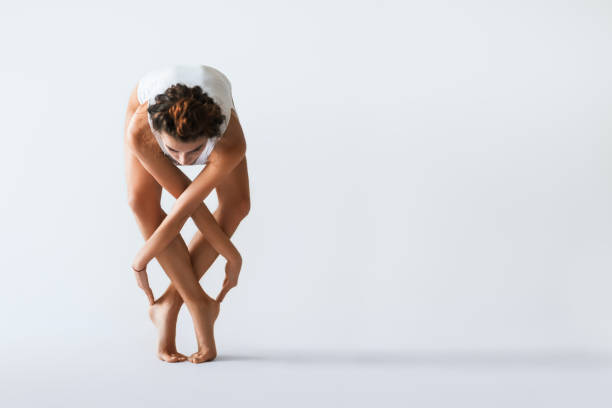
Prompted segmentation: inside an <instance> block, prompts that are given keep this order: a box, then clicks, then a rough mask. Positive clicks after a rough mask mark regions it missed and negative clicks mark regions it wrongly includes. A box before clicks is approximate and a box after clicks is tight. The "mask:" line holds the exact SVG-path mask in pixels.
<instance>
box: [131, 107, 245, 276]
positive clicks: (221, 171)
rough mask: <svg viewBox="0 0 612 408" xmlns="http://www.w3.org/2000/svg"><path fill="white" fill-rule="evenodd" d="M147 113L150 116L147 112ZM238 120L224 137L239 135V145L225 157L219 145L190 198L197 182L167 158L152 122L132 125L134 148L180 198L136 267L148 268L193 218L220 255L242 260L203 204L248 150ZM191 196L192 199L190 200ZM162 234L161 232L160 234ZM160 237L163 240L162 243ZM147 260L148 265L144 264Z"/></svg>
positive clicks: (132, 145)
mask: <svg viewBox="0 0 612 408" xmlns="http://www.w3.org/2000/svg"><path fill="white" fill-rule="evenodd" d="M144 114H145V115H146V111H145V112H144ZM135 116H136V115H135ZM232 116H234V114H232ZM235 119H236V118H234V119H231V120H230V125H228V129H227V130H226V133H225V134H224V136H223V137H224V138H232V136H231V133H228V132H234V133H233V134H234V135H237V136H236V137H234V138H232V141H233V140H234V139H235V140H237V141H238V142H237V143H232V145H233V146H231V147H227V146H224V149H223V150H222V151H220V153H221V154H217V150H219V148H220V147H221V146H219V145H218V147H217V148H216V149H215V150H214V151H213V154H214V158H215V159H216V160H213V154H211V156H210V161H209V164H207V166H206V167H205V169H204V170H203V171H202V172H201V173H200V174H199V175H198V177H197V178H196V179H195V180H199V181H200V182H199V183H198V184H199V186H200V189H199V190H195V189H191V190H190V191H191V193H190V194H189V196H187V195H184V193H185V192H186V190H187V189H188V188H190V186H191V185H193V183H195V181H194V182H193V183H192V182H191V180H190V179H189V178H188V177H187V176H186V175H185V174H184V173H183V172H182V171H181V170H180V169H178V168H177V167H176V166H174V165H173V164H172V163H171V162H170V161H169V160H168V158H166V157H164V155H163V153H162V152H161V149H160V148H159V146H158V145H157V142H156V141H155V139H154V136H153V134H152V133H151V130H150V129H149V125H148V122H147V121H137V120H136V121H135V123H131V124H130V125H131V126H130V129H129V133H128V135H129V137H130V139H129V143H128V145H129V147H130V149H131V150H132V151H133V152H134V154H135V155H136V156H137V157H138V159H139V160H140V161H141V163H142V165H143V167H145V168H146V169H147V171H149V173H150V174H151V175H152V176H153V177H154V178H155V179H156V180H157V181H158V183H160V184H161V185H162V186H163V187H164V188H165V189H166V190H167V191H168V192H169V193H170V194H172V195H173V196H174V197H176V198H177V202H176V203H175V205H174V207H173V209H172V211H171V213H170V214H169V215H168V217H166V219H165V220H164V222H163V223H162V224H161V225H160V226H159V227H158V229H157V230H156V231H155V233H154V234H153V235H152V236H151V237H150V238H149V240H147V243H146V244H145V247H143V248H142V249H141V251H140V252H139V254H138V256H137V258H136V261H138V262H136V263H135V264H134V266H135V267H142V266H144V265H146V263H148V261H150V260H151V259H152V258H153V257H155V256H156V254H157V253H159V251H161V250H163V248H165V246H167V245H168V244H169V243H170V241H171V240H172V239H173V238H174V237H176V235H178V233H179V232H180V230H181V228H182V226H183V225H184V224H185V222H186V221H187V218H189V216H191V217H192V218H193V220H194V222H195V224H196V226H197V227H198V229H199V230H200V231H202V233H203V234H204V236H205V237H206V239H207V240H208V241H209V242H210V244H211V246H212V247H213V248H214V249H215V250H216V251H217V252H218V253H219V254H221V255H222V256H223V257H225V258H226V259H227V260H228V261H230V262H238V261H241V257H240V253H239V252H238V250H237V249H236V248H235V247H234V245H233V244H232V243H231V241H230V240H229V238H228V237H227V235H226V234H225V232H224V231H223V230H222V229H221V227H220V226H219V225H218V224H217V222H216V220H215V218H214V217H213V215H212V214H211V213H210V211H209V210H208V208H207V207H206V205H205V204H204V203H203V202H202V201H203V200H204V199H205V198H206V197H207V196H208V195H209V194H210V192H211V191H212V189H213V188H214V186H215V185H216V184H217V182H218V181H219V180H220V179H221V178H222V177H223V176H224V175H226V174H227V173H228V172H229V171H231V169H233V168H234V167H235V166H236V164H237V163H238V162H239V161H240V160H241V159H242V157H243V156H244V152H245V151H246V144H245V143H244V136H243V134H242V129H241V127H240V124H239V123H238V121H237V120H235ZM147 132H148V133H147ZM194 192H195V193H194ZM181 197H183V198H181ZM188 197H190V199H187V198H188ZM162 228H163V229H162ZM164 231H166V232H164ZM174 231H176V233H175V232H174ZM158 232H160V233H159V234H158ZM166 234H168V235H166ZM160 237H161V240H159V238H160ZM152 240H156V241H152ZM145 260H146V262H144V261H145Z"/></svg>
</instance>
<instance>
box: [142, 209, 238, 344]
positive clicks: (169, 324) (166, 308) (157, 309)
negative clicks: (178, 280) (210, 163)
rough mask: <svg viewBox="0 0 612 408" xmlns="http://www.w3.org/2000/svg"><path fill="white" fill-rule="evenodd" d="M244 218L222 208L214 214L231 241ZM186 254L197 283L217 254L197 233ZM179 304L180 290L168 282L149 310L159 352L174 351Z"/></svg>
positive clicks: (233, 211)
mask: <svg viewBox="0 0 612 408" xmlns="http://www.w3.org/2000/svg"><path fill="white" fill-rule="evenodd" d="M245 215H246V214H244V211H242V212H236V210H231V211H228V212H224V211H223V208H222V206H219V207H217V209H216V211H215V212H214V213H213V216H214V217H215V220H217V223H218V224H219V226H220V227H221V229H222V230H223V231H225V233H226V234H227V236H228V237H230V238H231V236H232V235H233V234H234V232H235V231H236V229H237V228H238V225H239V224H240V221H241V220H242V219H243V218H244V216H245ZM189 255H190V257H191V263H192V265H193V270H194V273H195V277H196V280H198V281H199V280H200V279H201V278H202V276H204V274H205V273H206V271H207V270H208V269H209V268H210V266H211V265H212V264H213V263H214V261H215V260H216V259H217V256H219V253H218V252H217V251H216V250H215V249H214V248H213V247H212V246H211V245H210V243H209V242H208V241H207V240H206V239H205V238H204V235H203V234H202V233H201V232H200V231H199V230H198V231H196V233H195V235H194V237H193V238H192V240H191V242H190V244H189ZM182 304H183V298H182V297H181V295H180V293H179V291H177V290H176V287H175V286H174V284H173V283H170V285H169V286H168V288H167V289H166V291H165V292H164V293H163V294H162V295H161V296H160V297H159V298H158V299H157V300H156V301H155V303H154V304H153V305H151V306H150V307H149V314H150V316H151V320H153V322H154V323H155V325H156V326H157V328H158V330H159V333H158V335H159V338H158V342H159V343H158V344H159V345H160V349H168V350H176V342H175V336H176V321H177V318H178V314H179V311H180V309H181V306H182ZM217 305H218V303H217Z"/></svg>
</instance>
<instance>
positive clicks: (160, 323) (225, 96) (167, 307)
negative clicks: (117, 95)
mask: <svg viewBox="0 0 612 408" xmlns="http://www.w3.org/2000/svg"><path fill="white" fill-rule="evenodd" d="M124 152H125V161H126V176H127V187H128V202H129V205H130V207H131V208H132V211H133V213H134V215H135V217H136V221H137V224H138V227H139V228H140V230H141V233H142V235H143V236H144V238H145V240H146V243H145V244H144V246H143V247H142V248H141V249H140V251H138V253H137V255H136V258H135V259H134V261H133V263H132V269H133V270H134V274H135V276H136V280H137V283H138V286H139V287H140V288H141V289H142V290H143V291H144V292H145V294H146V295H147V297H148V299H149V303H150V307H149V316H150V318H151V320H152V321H153V323H154V324H155V326H156V327H157V328H158V331H159V333H158V334H159V339H158V349H157V355H158V357H159V358H160V359H161V360H163V361H167V362H178V361H185V360H186V359H189V361H191V362H193V363H201V362H204V361H210V360H213V359H214V358H215V357H216V355H217V350H216V345H215V339H214V323H215V321H216V319H217V316H218V314H219V306H220V303H221V301H223V298H224V297H225V296H226V295H227V292H228V291H229V290H230V289H231V288H232V287H234V286H236V284H237V282H238V274H239V272H240V268H241V266H242V257H241V256H240V253H239V252H238V250H237V249H236V248H235V247H234V245H233V244H232V242H231V241H230V237H231V236H232V234H233V233H234V231H235V230H236V228H237V227H238V224H239V223H240V221H241V220H242V219H243V218H244V217H245V216H246V215H247V213H248V212H249V208H250V194H249V181H248V173H247V163H246V156H245V152H246V142H245V139H244V134H243V132H242V127H241V126H240V122H239V120H238V115H237V113H236V110H235V107H234V101H233V98H232V93H231V84H230V82H229V80H228V79H227V77H226V76H225V75H224V74H223V73H221V72H220V71H218V70H217V69H215V68H213V67H211V66H206V65H178V66H172V67H166V68H163V69H159V70H155V71H151V72H149V73H147V74H146V75H144V76H143V77H142V78H141V79H140V80H139V81H138V84H137V86H136V87H135V88H134V89H133V91H132V94H131V95H130V99H129V102H128V107H127V114H126V120H125V128H124ZM194 164H204V165H205V167H204V168H203V169H202V171H201V172H200V173H199V174H198V175H197V177H195V178H194V180H193V182H192V181H191V180H190V179H189V178H188V177H187V176H186V175H185V174H184V173H183V172H182V171H181V170H180V169H179V168H178V167H176V165H194ZM162 187H163V188H165V189H166V190H167V191H168V192H169V193H170V194H172V195H173V196H174V197H175V198H176V202H175V204H174V206H173V207H172V210H171V211H170V212H169V213H168V214H166V213H165V212H164V211H163V210H162V208H161V205H160V200H161V192H162ZM213 188H214V189H215V190H216V193H217V197H218V202H219V205H218V207H217V208H216V210H215V212H214V214H211V212H210V211H209V210H208V208H207V207H206V205H205V204H204V202H203V201H204V199H205V198H206V197H207V196H208V195H209V194H210V192H211V191H212V190H213ZM189 217H191V218H192V219H193V221H194V223H195V224H196V226H197V227H198V231H197V232H196V234H195V235H194V237H193V238H192V240H191V242H190V243H189V246H187V245H186V244H185V241H184V240H183V239H182V237H181V235H180V230H181V228H182V227H183V225H184V224H185V222H186V221H187V219H188V218H189ZM218 254H221V255H222V256H223V257H224V258H225V259H226V261H227V263H226V266H225V273H226V277H225V280H224V282H223V287H222V289H221V291H220V292H219V294H218V296H217V298H216V299H213V298H211V297H210V296H208V295H207V294H206V292H204V290H203V289H202V287H201V286H200V284H199V280H200V278H201V277H202V276H203V275H204V273H205V272H206V270H207V269H208V268H209V267H210V266H211V265H212V263H213V262H214V261H215V259H216V257H217V255H218ZM153 258H156V259H157V261H158V262H159V264H160V265H161V267H162V268H163V269H164V271H165V272H166V274H167V275H168V277H169V278H170V280H171V284H170V286H169V287H168V288H167V289H166V291H165V292H164V294H163V295H162V296H160V297H159V298H158V299H157V300H154V297H153V293H152V291H151V288H150V287H149V283H148V279H147V271H146V266H147V264H148V263H149V261H150V260H151V259H153ZM183 302H185V304H186V305H187V308H188V310H189V313H190V314H191V317H192V320H193V324H194V329H195V333H196V338H197V342H198V351H197V352H195V353H193V354H191V355H190V356H189V358H187V357H186V356H185V355H184V354H181V353H179V352H178V351H177V349H176V343H175V334H176V321H177V317H178V312H179V309H180V307H181V305H182V303H183Z"/></svg>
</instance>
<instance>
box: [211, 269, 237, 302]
mask: <svg viewBox="0 0 612 408" xmlns="http://www.w3.org/2000/svg"><path fill="white" fill-rule="evenodd" d="M240 268H242V259H240V260H238V261H232V262H230V261H228V262H227V263H226V264H225V280H224V281H223V288H221V292H219V294H218V295H217V299H216V300H217V302H219V303H221V302H222V301H223V298H224V297H225V295H227V292H229V290H230V289H231V288H233V287H235V286H236V285H237V284H238V275H239V274H240Z"/></svg>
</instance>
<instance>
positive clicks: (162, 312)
mask: <svg viewBox="0 0 612 408" xmlns="http://www.w3.org/2000/svg"><path fill="white" fill-rule="evenodd" d="M180 308H181V307H180V305H178V306H176V305H171V304H170V302H165V303H161V302H159V301H158V302H155V303H153V304H152V305H151V306H149V317H150V318H151V321H152V322H153V324H154V325H155V327H157V330H158V338H157V357H159V359H160V360H162V361H166V362H168V363H178V362H180V361H185V360H187V356H186V355H184V354H181V353H179V352H178V351H177V350H176V343H175V337H176V320H177V318H178V312H179V310H180Z"/></svg>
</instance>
